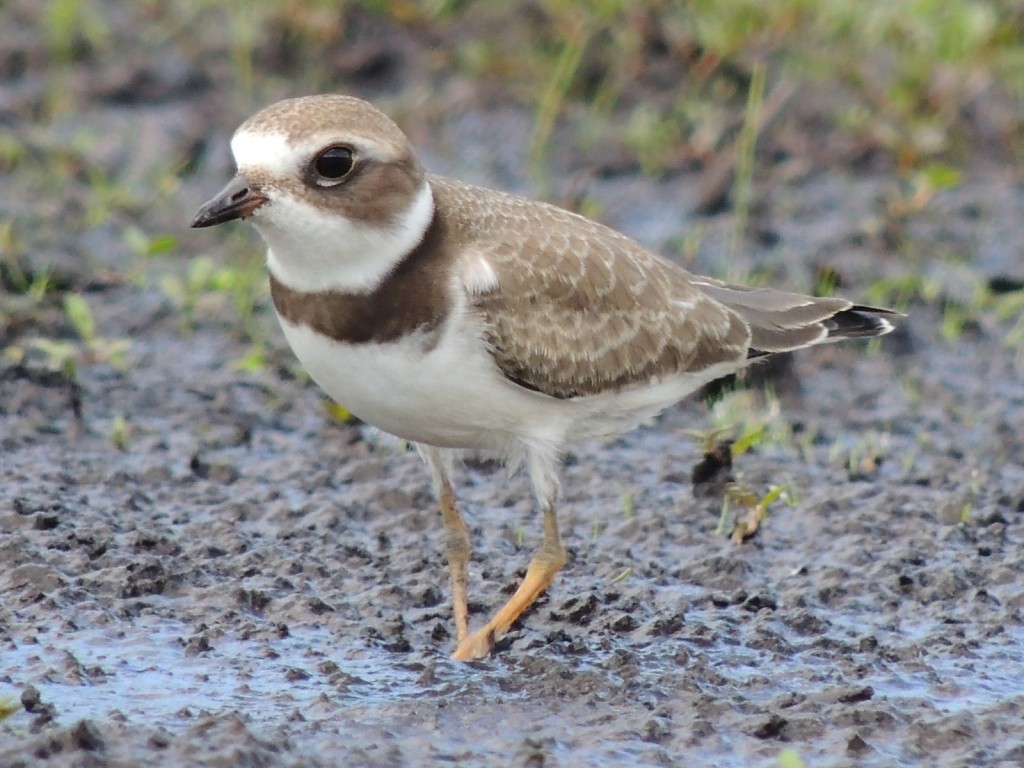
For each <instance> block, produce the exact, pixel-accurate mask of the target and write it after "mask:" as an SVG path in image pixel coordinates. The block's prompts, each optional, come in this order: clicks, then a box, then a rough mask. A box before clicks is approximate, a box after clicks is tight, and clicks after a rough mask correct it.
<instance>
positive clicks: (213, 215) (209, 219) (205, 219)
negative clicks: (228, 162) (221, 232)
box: [192, 173, 268, 227]
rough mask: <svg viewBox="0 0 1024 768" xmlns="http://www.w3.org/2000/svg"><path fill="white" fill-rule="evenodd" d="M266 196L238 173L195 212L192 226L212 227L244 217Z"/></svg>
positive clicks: (265, 200)
mask: <svg viewBox="0 0 1024 768" xmlns="http://www.w3.org/2000/svg"><path fill="white" fill-rule="evenodd" d="M267 199H268V198H267V196H266V195H265V194H263V193H262V192H261V191H260V190H259V188H257V187H256V186H254V185H253V183H252V182H251V181H249V179H247V178H246V177H245V175H244V174H241V173H239V174H238V175H237V176H235V178H233V179H232V180H231V181H230V182H228V185H227V186H226V187H224V189H222V190H221V191H220V192H218V193H217V195H216V196H215V197H214V198H213V199H212V200H210V201H208V202H206V203H204V204H203V207H202V208H200V209H199V211H198V212H197V213H196V217H195V218H194V219H193V220H192V226H193V227H212V226H213V225H214V224H223V223H224V222H225V221H233V220H235V219H245V218H248V217H249V216H251V215H252V212H253V211H255V210H256V209H257V208H259V207H260V206H261V205H263V204H264V203H265V202H267Z"/></svg>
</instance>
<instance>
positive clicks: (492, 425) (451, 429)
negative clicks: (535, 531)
mask: <svg viewBox="0 0 1024 768" xmlns="http://www.w3.org/2000/svg"><path fill="white" fill-rule="evenodd" d="M279 319H280V317H279ZM281 327H282V329H283V330H284V335H285V338H286V339H287V340H288V343H289V344H290V345H291V347H292V350H294V352H295V354H296V356H297V357H298V358H299V361H300V362H301V363H302V365H303V367H305V369H306V370H307V371H308V372H309V375H310V376H311V377H312V378H313V381H315V382H316V383H317V384H318V385H319V386H320V387H321V388H322V389H323V390H324V391H325V392H326V393H327V394H328V395H330V397H332V398H333V399H334V400H335V401H336V402H338V403H339V404H340V405H342V406H344V407H345V408H346V409H348V410H349V411H351V412H352V413H353V414H355V415H356V416H358V417H359V418H360V419H362V420H363V421H365V422H366V423H367V424H371V425H373V426H375V427H377V428H378V429H382V430H384V431H385V432H389V433H391V434H393V435H396V436H398V437H401V438H403V439H406V440H411V441H413V442H416V443H426V444H428V445H435V446H438V447H442V448H468V449H473V450H480V451H486V452H489V453H494V454H497V455H501V456H505V457H512V456H515V455H518V454H521V452H522V449H524V448H530V447H547V448H548V449H553V450H554V451H555V452H556V453H557V452H558V451H559V450H561V448H562V447H563V446H564V445H565V444H566V443H567V442H569V441H572V440H580V439H586V438H593V437H605V436H608V435H613V434H618V433H620V432H624V431H626V430H628V429H632V428H633V427H635V426H636V425H637V424H639V423H641V422H643V421H646V420H648V419H650V418H652V417H653V416H655V415H657V414H658V413H659V412H661V411H662V410H663V409H664V408H665V407H667V406H668V405H671V404H672V403H674V402H676V401H678V400H680V399H682V398H683V397H685V396H686V395H688V394H690V393H691V392H693V391H694V390H696V389H697V388H699V387H700V386H702V385H703V384H705V383H707V382H709V381H712V380H714V379H716V378H718V377H719V376H723V375H725V374H727V373H731V372H733V371H735V370H736V369H737V368H738V367H740V364H737V363H726V364H722V365H719V366H715V367H714V368H712V369H708V370H705V371H701V372H699V373H696V374H682V375H680V376H676V377H673V378H672V379H668V380H665V381H661V382H650V383H649V384H648V385H647V386H643V387H639V388H637V389H633V390H628V391H624V392H609V393H606V394H600V395H594V396H591V397H583V398H578V399H573V400H559V399H556V398H553V397H549V396H547V395H543V394H540V393H539V392H533V391H531V390H528V389H524V388H523V387H520V386H517V385H515V384H513V383H512V382H510V381H508V380H507V379H505V378H504V377H503V376H502V375H501V372H500V371H499V370H498V369H497V367H496V366H495V365H494V362H493V361H492V359H491V356H490V354H489V353H488V351H487V349H486V347H485V346H484V343H483V342H482V341H481V340H480V339H479V338H478V337H477V336H476V335H475V334H474V333H472V332H468V331H467V329H466V328H462V329H461V330H460V331H459V332H453V330H452V328H451V327H449V328H447V329H446V330H445V332H444V335H443V337H442V338H441V340H440V342H439V343H438V344H437V345H435V346H434V347H432V348H431V349H429V350H425V349H424V344H423V341H424V339H423V337H422V336H417V335H414V336H410V337H406V338H403V339H400V340H398V341H395V342H391V343H387V344H342V343H339V342H336V341H334V340H332V339H328V338H326V337H324V336H322V335H320V334H318V333H315V332H314V331H312V330H310V329H309V328H308V327H306V326H297V325H293V324H291V323H289V322H287V321H285V320H283V319H282V320H281Z"/></svg>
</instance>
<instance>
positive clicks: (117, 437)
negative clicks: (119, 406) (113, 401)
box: [110, 414, 131, 453]
mask: <svg viewBox="0 0 1024 768" xmlns="http://www.w3.org/2000/svg"><path fill="white" fill-rule="evenodd" d="M130 437H131V428H130V427H129V425H128V420H127V419H125V417H124V416H122V415H121V414H118V415H117V416H115V417H114V418H113V421H111V423H110V442H112V443H113V444H114V447H115V448H117V450H119V451H121V452H122V453H123V452H124V451H127V450H128V441H129V438H130Z"/></svg>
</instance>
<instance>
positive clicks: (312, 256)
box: [252, 179, 434, 293]
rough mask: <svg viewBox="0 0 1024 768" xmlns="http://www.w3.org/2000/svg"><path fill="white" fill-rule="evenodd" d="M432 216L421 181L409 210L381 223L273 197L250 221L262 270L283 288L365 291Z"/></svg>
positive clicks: (421, 233)
mask: <svg viewBox="0 0 1024 768" xmlns="http://www.w3.org/2000/svg"><path fill="white" fill-rule="evenodd" d="M433 216H434V196H433V193H432V192H431V190H430V184H429V183H428V182H427V181H426V179H424V181H423V186H422V187H421V188H420V190H419V192H418V193H417V194H416V197H415V198H413V200H412V201H411V204H410V205H409V208H408V209H407V210H406V211H405V212H404V213H403V214H402V215H401V216H399V217H397V218H396V220H395V221H393V222H391V223H390V224H387V225H381V226H370V225H367V224H363V223H361V222H354V221H351V220H350V219H347V218H344V217H343V216H338V215H337V214H333V213H329V212H327V211H324V210H321V209H319V208H316V207H314V206H311V205H309V204H308V203H306V202H303V201H300V200H296V199H294V198H291V197H276V198H275V199H274V200H273V202H272V203H271V204H269V205H265V206H264V207H263V208H261V209H260V211H259V213H258V215H256V216H254V217H253V219H252V223H253V224H254V225H255V226H256V229H257V230H258V231H259V233H260V234H261V235H262V236H263V239H264V240H266V242H267V246H268V251H267V268H268V269H269V270H270V273H271V274H272V275H273V276H274V277H275V278H277V280H279V281H280V282H282V283H284V284H285V285H287V286H288V287H290V288H294V289H295V290H297V291H310V292H315V291H325V290H343V291H346V292H348V293H366V292H369V291H372V290H373V289H374V288H375V287H376V286H377V285H379V284H380V282H381V281H382V280H383V279H384V277H385V276H386V275H387V274H388V273H389V272H390V271H391V270H392V269H393V268H394V267H395V265H396V264H398V263H399V262H400V261H402V259H404V258H405V257H406V256H407V255H408V254H409V253H410V252H411V251H412V250H413V249H414V248H415V247H416V246H417V245H418V244H419V243H420V241H421V240H422V239H423V236H424V234H425V233H426V231H427V227H429V226H430V221H431V219H432V218H433Z"/></svg>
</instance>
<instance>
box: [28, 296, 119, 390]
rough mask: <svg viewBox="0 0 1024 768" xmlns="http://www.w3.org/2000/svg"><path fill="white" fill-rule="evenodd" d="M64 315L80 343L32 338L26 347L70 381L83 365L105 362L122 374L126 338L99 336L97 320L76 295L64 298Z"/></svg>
mask: <svg viewBox="0 0 1024 768" xmlns="http://www.w3.org/2000/svg"><path fill="white" fill-rule="evenodd" d="M64 314H65V315H66V316H67V318H68V321H69V322H70V323H71V326H72V327H73V328H74V329H75V332H76V333H77V334H78V337H79V341H67V340H64V339H48V338H39V339H33V340H32V341H31V342H30V343H29V345H30V347H31V348H33V349H36V350H38V351H40V352H42V354H43V355H44V356H45V358H46V365H47V367H48V368H49V369H50V370H52V371H61V372H63V373H64V375H65V376H66V377H67V378H68V379H69V380H73V379H74V378H75V376H76V373H77V370H78V366H79V365H80V364H82V363H86V364H91V363H107V364H108V365H110V366H111V367H113V368H114V369H116V370H118V371H122V372H123V371H125V370H127V368H128V363H127V361H126V360H125V357H124V355H125V352H127V351H128V349H129V348H130V347H131V342H130V341H128V340H127V339H107V338H104V337H102V336H100V335H99V333H98V332H97V328H96V320H95V318H94V317H93V314H92V309H91V308H90V307H89V304H88V302H86V300H85V299H84V298H82V297H81V296H79V295H78V294H69V295H68V296H66V297H65V298H64Z"/></svg>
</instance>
